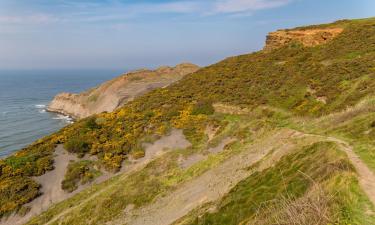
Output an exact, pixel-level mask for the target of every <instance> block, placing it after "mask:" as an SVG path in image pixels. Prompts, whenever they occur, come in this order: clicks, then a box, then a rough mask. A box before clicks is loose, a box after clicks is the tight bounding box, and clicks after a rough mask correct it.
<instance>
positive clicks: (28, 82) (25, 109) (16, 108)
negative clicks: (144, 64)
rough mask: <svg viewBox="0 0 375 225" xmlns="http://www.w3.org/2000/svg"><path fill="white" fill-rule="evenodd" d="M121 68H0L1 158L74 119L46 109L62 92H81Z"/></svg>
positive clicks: (107, 78)
mask: <svg viewBox="0 0 375 225" xmlns="http://www.w3.org/2000/svg"><path fill="white" fill-rule="evenodd" d="M121 72H122V71H114V70H113V71H112V70H99V71H88V70H79V71H78V70H77V71H70V70H69V71H68V70H61V71H47V70H44V71H0V158H3V157H5V156H7V155H9V154H12V153H13V152H15V151H17V150H20V149H22V148H23V147H25V146H27V145H28V144H31V143H32V142H34V141H35V140H37V139H39V138H41V137H43V136H46V135H48V134H51V133H53V132H55V131H57V130H59V129H60V128H62V127H64V126H66V125H68V124H69V123H72V122H73V121H72V120H71V119H70V118H69V117H66V116H63V115H59V114H56V113H50V112H47V111H46V106H47V105H48V103H49V102H50V101H51V100H52V99H53V97H54V96H55V95H56V94H58V93H60V92H73V93H77V92H81V91H83V90H86V89H88V88H91V87H95V86H97V85H99V84H100V83H102V82H104V81H106V80H109V79H112V78H113V77H115V76H117V75H119V74H121Z"/></svg>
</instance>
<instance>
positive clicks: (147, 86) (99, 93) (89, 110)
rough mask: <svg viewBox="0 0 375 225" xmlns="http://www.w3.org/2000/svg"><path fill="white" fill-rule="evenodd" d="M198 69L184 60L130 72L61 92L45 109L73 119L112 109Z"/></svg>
mask: <svg viewBox="0 0 375 225" xmlns="http://www.w3.org/2000/svg"><path fill="white" fill-rule="evenodd" d="M198 69H199V67H198V66H196V65H194V64H190V63H184V64H179V65H177V66H175V67H168V66H164V67H160V68H158V69H156V70H146V69H142V70H137V71H133V72H129V73H126V74H124V75H121V76H119V77H117V78H114V79H113V80H110V81H107V82H105V83H103V84H101V85H100V86H98V87H96V88H93V89H90V90H87V91H85V92H82V93H79V94H72V93H60V94H58V95H56V96H55V98H54V99H53V100H52V102H51V103H50V104H49V106H48V110H49V111H51V112H58V113H62V114H65V115H69V116H71V117H73V118H75V119H80V118H84V117H88V116H90V115H92V114H96V113H101V112H104V111H108V112H111V111H113V110H114V109H116V108H117V107H120V106H122V105H124V104H125V103H127V102H129V101H131V100H133V99H134V98H135V97H137V96H139V95H142V94H145V93H147V92H149V91H151V90H154V89H156V88H160V87H165V86H168V85H169V84H171V83H173V82H176V81H178V80H180V79H181V78H182V77H184V76H185V75H187V74H190V73H193V72H195V71H197V70H198Z"/></svg>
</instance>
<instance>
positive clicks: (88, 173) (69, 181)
mask: <svg viewBox="0 0 375 225" xmlns="http://www.w3.org/2000/svg"><path fill="white" fill-rule="evenodd" d="M94 166H95V163H94V162H93V161H89V160H82V161H78V162H70V163H69V165H68V170H67V172H66V174H65V177H64V180H63V181H62V183H61V188H62V189H63V190H65V191H67V192H72V191H74V190H76V189H77V188H78V185H79V184H86V183H88V182H91V181H93V180H94V179H95V178H96V177H98V176H99V175H100V174H101V173H100V171H98V170H96V169H95V168H94Z"/></svg>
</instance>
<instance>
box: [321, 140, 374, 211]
mask: <svg viewBox="0 0 375 225" xmlns="http://www.w3.org/2000/svg"><path fill="white" fill-rule="evenodd" d="M327 140H329V141H333V142H336V143H337V144H339V145H340V147H341V149H342V150H344V151H345V152H346V154H347V156H348V158H349V160H350V162H351V163H352V164H353V166H354V168H355V169H356V171H357V173H358V176H359V179H358V180H359V184H360V186H361V187H362V189H363V191H364V192H365V193H366V195H367V196H368V198H369V199H370V201H371V202H372V204H373V205H374V206H375V175H374V173H373V172H372V171H371V170H370V169H369V168H368V166H367V165H366V164H365V163H364V162H363V161H362V160H361V159H360V157H359V156H358V155H357V154H356V153H355V152H354V151H353V147H352V146H350V145H349V144H348V143H347V142H345V141H343V140H340V139H338V138H335V137H328V138H327Z"/></svg>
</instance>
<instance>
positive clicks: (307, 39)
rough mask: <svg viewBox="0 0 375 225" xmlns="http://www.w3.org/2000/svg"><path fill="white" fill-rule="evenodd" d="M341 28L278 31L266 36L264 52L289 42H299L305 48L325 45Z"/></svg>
mask: <svg viewBox="0 0 375 225" xmlns="http://www.w3.org/2000/svg"><path fill="white" fill-rule="evenodd" d="M343 30H344V29H343V28H339V27H337V28H311V29H294V30H278V31H275V32H271V33H269V34H268V35H267V39H266V45H265V47H264V50H265V51H271V50H274V49H277V48H280V47H282V46H285V45H288V44H290V43H291V42H299V43H301V44H303V45H304V46H306V47H313V46H316V45H321V44H325V43H327V42H329V41H331V40H332V39H334V38H335V37H336V36H337V35H339V34H340V33H341V32H342V31H343Z"/></svg>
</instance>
